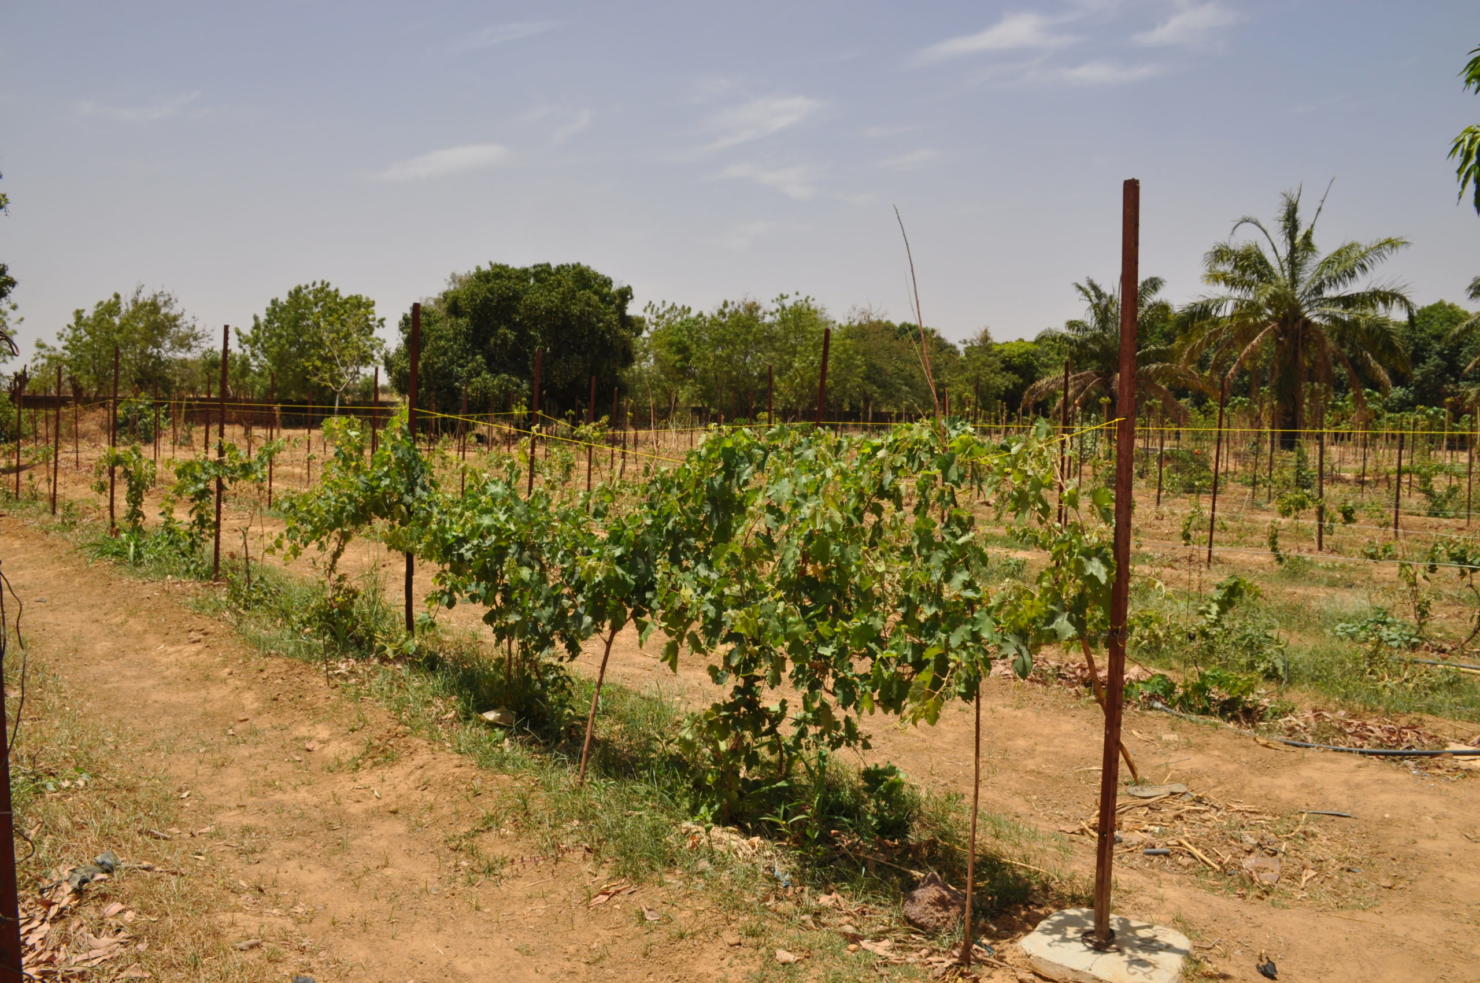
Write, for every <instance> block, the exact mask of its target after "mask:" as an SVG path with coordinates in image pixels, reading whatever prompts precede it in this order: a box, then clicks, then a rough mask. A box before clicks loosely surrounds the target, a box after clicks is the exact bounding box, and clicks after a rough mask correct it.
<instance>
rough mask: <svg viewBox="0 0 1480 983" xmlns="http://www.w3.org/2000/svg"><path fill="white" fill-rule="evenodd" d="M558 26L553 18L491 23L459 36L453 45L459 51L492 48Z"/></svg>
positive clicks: (542, 32)
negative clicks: (465, 35) (464, 35)
mask: <svg viewBox="0 0 1480 983" xmlns="http://www.w3.org/2000/svg"><path fill="white" fill-rule="evenodd" d="M559 26H560V22H559V21H554V20H519V21H511V22H510V23H507V24H493V25H491V26H489V27H485V28H483V29H482V30H479V31H474V32H473V33H472V34H470V35H468V36H467V37H463V38H459V39H458V40H457V42H456V43H454V44H453V47H454V48H455V49H457V50H459V51H476V50H478V49H480V48H492V47H495V46H497V45H500V44H507V43H509V42H510V41H523V40H524V39H525V38H532V37H537V36H538V35H541V34H545V33H546V32H549V31H553V30H555V28H557V27H559Z"/></svg>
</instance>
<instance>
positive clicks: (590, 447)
mask: <svg viewBox="0 0 1480 983" xmlns="http://www.w3.org/2000/svg"><path fill="white" fill-rule="evenodd" d="M595 426H596V377H595V376H594V375H593V376H592V377H591V396H590V398H588V399H587V400H586V427H587V430H588V432H587V434H586V494H587V495H589V494H591V470H592V468H593V467H594V464H595V461H596V437H595V433H596V431H595ZM586 507H587V508H588V509H589V508H590V507H591V506H590V505H589V504H588V505H587V506H586Z"/></svg>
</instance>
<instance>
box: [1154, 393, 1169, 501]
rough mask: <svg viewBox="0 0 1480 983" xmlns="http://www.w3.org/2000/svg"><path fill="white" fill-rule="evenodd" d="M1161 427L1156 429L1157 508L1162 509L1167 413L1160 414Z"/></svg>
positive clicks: (1163, 411)
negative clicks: (1162, 475)
mask: <svg viewBox="0 0 1480 983" xmlns="http://www.w3.org/2000/svg"><path fill="white" fill-rule="evenodd" d="M1157 419H1158V420H1160V421H1161V426H1159V427H1157V429H1156V507H1157V508H1161V474H1162V471H1163V470H1165V468H1166V463H1167V412H1166V410H1165V409H1163V410H1162V411H1161V413H1160V414H1158V416H1157Z"/></svg>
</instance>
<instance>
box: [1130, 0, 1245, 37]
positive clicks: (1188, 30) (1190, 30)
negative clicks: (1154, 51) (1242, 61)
mask: <svg viewBox="0 0 1480 983" xmlns="http://www.w3.org/2000/svg"><path fill="white" fill-rule="evenodd" d="M1178 6H1179V8H1180V9H1179V10H1178V11H1177V12H1176V13H1175V14H1173V15H1172V16H1171V17H1170V18H1168V19H1167V21H1166V22H1165V23H1162V24H1158V25H1157V26H1156V27H1154V28H1152V29H1151V30H1149V31H1145V32H1143V33H1141V34H1137V35H1136V36H1135V38H1134V40H1135V42H1136V43H1137V44H1146V45H1198V44H1202V43H1203V42H1205V41H1207V40H1208V38H1209V35H1211V34H1212V33H1213V32H1214V31H1217V30H1218V29H1219V28H1223V27H1231V26H1232V25H1234V24H1237V23H1238V22H1239V20H1240V19H1241V18H1240V17H1239V15H1238V13H1237V12H1236V11H1233V10H1229V9H1228V8H1227V7H1225V6H1223V5H1222V4H1221V3H1218V2H1217V0H1211V2H1209V3H1190V4H1189V3H1181V4H1179V5H1178Z"/></svg>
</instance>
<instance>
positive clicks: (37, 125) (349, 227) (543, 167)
mask: <svg viewBox="0 0 1480 983" xmlns="http://www.w3.org/2000/svg"><path fill="white" fill-rule="evenodd" d="M1477 44H1480V4H1477V3H1475V2H1474V0H1422V2H1414V3H1396V2H1392V0H1381V2H1377V0H1267V2H1256V0H1248V2H1244V0H1063V2H1051V3H1008V4H1003V3H995V2H980V3H921V4H902V3H897V2H883V0H847V2H844V0H817V2H811V3H795V2H792V3H776V2H769V0H751V2H748V3H743V4H737V3H700V2H688V3H678V2H663V3H657V2H654V3H610V2H608V3H591V4H576V3H551V4H543V5H514V4H498V3H454V2H445V3H436V2H425V3H418V4H409V3H408V4H390V3H373V2H357V3H336V2H328V0H314V2H302V3H270V2H268V3H262V2H259V3H252V4H225V3H207V2H201V0H195V2H188V3H173V4H166V3H147V2H130V3H126V4H125V3H71V2H60V0H49V2H17V0H12V2H11V3H8V4H7V5H6V7H5V11H4V13H3V14H0V172H3V173H4V182H3V185H0V187H3V188H4V190H5V191H6V192H7V193H8V194H9V195H10V196H11V199H12V204H11V209H10V213H9V215H7V216H4V217H0V258H3V259H4V260H5V261H7V262H9V263H10V266H11V270H12V272H13V274H14V275H15V276H16V277H17V279H18V280H19V281H20V287H19V288H18V290H17V291H16V293H15V295H14V299H15V300H16V301H17V302H18V303H19V305H20V313H21V314H22V315H23V316H24V317H25V322H24V324H23V325H22V327H21V331H20V335H21V340H22V342H23V348H24V350H25V351H26V352H29V349H30V343H31V342H32V341H33V340H34V339H35V338H36V337H38V336H39V337H43V338H49V337H51V336H52V335H54V334H55V332H56V331H57V329H58V328H60V327H61V326H62V324H64V323H65V322H66V321H67V320H68V319H69V318H70V315H71V311H72V310H73V309H74V308H76V307H79V306H86V305H90V304H91V303H93V302H94V301H96V300H98V299H100V298H102V297H105V296H107V295H108V294H110V293H112V292H113V291H115V290H117V291H125V292H126V291H128V290H130V289H132V287H133V286H134V285H135V284H143V285H144V286H145V287H146V288H151V289H152V288H157V287H163V288H166V289H169V290H171V291H173V292H175V293H176V294H177V295H178V297H179V298H180V300H181V302H182V304H183V305H184V306H185V307H186V309H187V310H189V311H190V312H191V313H192V314H194V315H195V316H196V317H197V318H198V319H199V321H200V322H201V324H202V326H203V327H206V328H208V329H210V330H216V329H218V328H219V325H220V324H223V323H230V324H233V325H247V324H250V322H251V317H252V315H253V314H254V313H258V312H260V311H261V310H262V309H263V308H264V307H265V306H266V304H267V302H268V301H269V300H270V299H271V298H273V297H275V296H281V295H282V294H284V293H285V292H286V291H287V290H288V289H289V288H290V287H292V286H293V285H294V284H297V283H303V282H308V281H312V280H316V279H328V280H330V281H331V282H333V283H334V284H336V285H337V286H339V287H341V288H342V289H344V290H347V291H355V292H360V293H365V294H367V295H369V296H371V297H372V298H374V299H375V301H376V303H377V305H378V307H379V310H380V312H381V313H382V314H383V315H385V316H386V317H387V319H388V320H389V321H392V322H393V321H394V319H395V317H396V315H398V314H399V313H400V312H401V311H403V310H404V309H406V308H407V307H408V306H409V305H410V304H411V302H412V301H414V300H417V299H420V298H424V297H427V296H430V295H433V294H435V293H436V292H437V291H438V290H439V289H440V288H441V287H442V285H443V284H444V283H445V281H446V278H447V276H448V275H449V274H451V273H453V272H456V271H462V270H467V269H471V268H472V267H474V266H476V265H480V264H483V263H487V262H490V261H497V262H507V263H515V264H525V263H532V262H540V261H551V262H561V261H579V262H584V263H588V264H590V265H592V266H594V267H596V268H597V269H599V270H601V271H602V272H604V273H607V274H608V275H610V276H612V277H613V278H615V279H616V280H618V281H620V282H623V283H628V284H630V285H631V286H632V287H633V289H634V290H635V292H636V296H637V299H638V306H639V307H640V306H641V304H642V303H645V302H647V301H650V300H672V301H677V302H681V303H688V304H693V305H698V306H705V307H707V306H711V305H713V304H716V303H718V302H719V301H720V300H722V299H724V298H735V297H742V296H753V297H757V298H760V299H768V298H770V297H772V296H775V295H776V294H778V293H782V292H789V293H801V294H810V295H812V296H814V297H816V298H817V299H818V300H819V301H821V302H822V303H823V304H825V305H826V306H827V307H828V309H829V310H830V311H831V312H832V313H833V314H834V315H836V316H839V317H845V316H847V315H848V313H849V312H850V310H852V309H853V308H855V307H869V308H872V309H874V310H877V311H879V312H881V313H884V314H887V315H890V316H893V317H896V318H903V317H906V316H907V315H908V311H909V301H908V282H907V276H906V269H905V264H904V256H903V251H902V248H901V245H900V241H899V235H898V231H897V228H896V227H895V224H894V216H893V212H892V210H891V206H892V205H898V206H899V207H900V209H901V210H902V212H903V214H904V217H905V221H906V222H907V224H908V226H909V232H910V237H911V240H912V244H913V246H914V250H915V259H916V264H917V267H918V270H919V279H920V290H921V298H922V307H923V309H924V314H925V318H926V320H927V322H929V323H932V324H934V325H936V326H938V327H940V328H941V329H942V330H943V331H944V332H945V333H946V334H947V336H949V337H952V338H956V339H962V338H965V337H967V336H968V335H971V334H973V333H975V332H976V331H977V330H979V329H980V328H982V327H990V328H991V330H992V332H993V335H994V336H995V337H997V338H999V339H1006V338H1014V337H1025V336H1029V337H1030V336H1032V335H1033V334H1036V333H1037V332H1038V331H1039V330H1041V329H1042V328H1044V327H1048V326H1051V325H1056V324H1059V323H1061V322H1062V321H1063V320H1064V319H1065V318H1068V317H1073V316H1076V315H1078V314H1079V313H1080V312H1079V310H1078V305H1077V304H1076V301H1075V298H1074V294H1073V291H1072V290H1071V286H1070V285H1071V283H1072V282H1073V281H1075V280H1078V279H1081V278H1083V277H1084V276H1087V275H1088V276H1094V277H1096V278H1097V279H1100V280H1102V281H1103V282H1112V281H1113V280H1114V278H1115V276H1116V267H1117V263H1118V255H1119V250H1118V241H1117V237H1118V230H1119V216H1118V208H1119V194H1120V183H1121V180H1122V179H1124V178H1126V177H1138V178H1140V179H1141V181H1142V199H1143V217H1142V250H1143V251H1142V271H1143V273H1145V274H1152V273H1154V274H1158V275H1161V276H1163V277H1165V278H1166V279H1167V281H1168V290H1167V293H1168V295H1169V296H1170V297H1171V298H1173V299H1175V300H1179V301H1180V300H1185V299H1189V298H1191V297H1194V296H1196V295H1197V294H1198V293H1200V291H1201V290H1202V287H1201V284H1200V282H1199V280H1198V276H1199V272H1200V269H1201V259H1202V254H1203V252H1204V251H1205V250H1206V248H1207V247H1208V246H1209V245H1210V244H1211V243H1213V242H1214V241H1216V240H1218V239H1220V238H1222V237H1224V236H1226V235H1227V234H1228V231H1229V228H1230V226H1231V225H1232V223H1233V221H1234V219H1236V218H1237V217H1239V216H1240V215H1244V214H1254V215H1258V216H1261V217H1266V218H1267V217H1271V216H1272V215H1273V212H1274V209H1275V206H1276V203H1277V200H1278V196H1279V193H1280V191H1282V190H1284V189H1286V188H1292V187H1295V186H1296V185H1300V184H1302V183H1303V184H1304V186H1305V188H1306V191H1307V194H1308V195H1309V196H1311V198H1312V199H1314V198H1316V197H1318V196H1319V194H1320V192H1321V191H1322V190H1323V189H1324V188H1325V186H1326V184H1327V182H1328V181H1330V180H1331V179H1332V178H1334V179H1335V184H1334V187H1333V188H1332V191H1331V195H1330V200H1329V203H1328V205H1327V209H1326V213H1325V215H1324V217H1323V219H1322V224H1321V235H1320V240H1319V241H1320V242H1321V243H1322V244H1324V246H1325V247H1326V248H1330V247H1332V246H1334V245H1335V244H1337V243H1338V242H1341V241H1344V240H1346V239H1350V238H1359V239H1371V238H1376V237H1379V236H1386V235H1400V236H1404V237H1407V238H1409V239H1410V240H1412V243H1413V244H1412V246H1411V247H1410V248H1409V249H1407V250H1406V251H1405V252H1404V253H1402V254H1401V255H1400V256H1399V258H1398V259H1397V260H1396V261H1395V262H1393V263H1392V264H1391V266H1390V267H1389V269H1388V270H1387V271H1386V272H1387V274H1389V275H1390V276H1391V277H1392V278H1395V279H1398V280H1400V281H1403V282H1405V283H1406V284H1407V285H1408V286H1409V288H1410V290H1411V292H1412V295H1413V297H1414V299H1415V300H1416V301H1418V302H1420V303H1425V302H1428V301H1430V300H1435V299H1439V298H1449V299H1454V300H1460V299H1462V297H1463V291H1464V287H1465V285H1466V284H1467V283H1468V282H1469V280H1470V278H1471V277H1473V276H1475V275H1476V274H1480V216H1477V215H1476V214H1475V213H1474V211H1473V209H1471V208H1469V207H1467V206H1462V205H1460V204H1458V203H1456V196H1455V191H1456V186H1455V182H1454V178H1453V172H1452V169H1451V167H1450V165H1449V162H1448V161H1447V160H1446V159H1445V153H1446V151H1447V149H1448V143H1449V140H1450V139H1451V138H1452V137H1453V135H1454V134H1455V133H1456V132H1458V131H1459V130H1460V129H1461V128H1462V127H1463V126H1464V125H1466V124H1467V123H1470V122H1474V121H1476V120H1480V98H1476V97H1475V96H1472V95H1468V94H1466V93H1464V92H1462V91H1461V89H1460V85H1459V80H1458V78H1457V73H1458V71H1459V69H1460V67H1461V65H1462V64H1463V62H1464V60H1465V55H1466V52H1467V51H1468V50H1469V49H1470V48H1472V47H1474V46H1475V45H1477Z"/></svg>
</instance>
